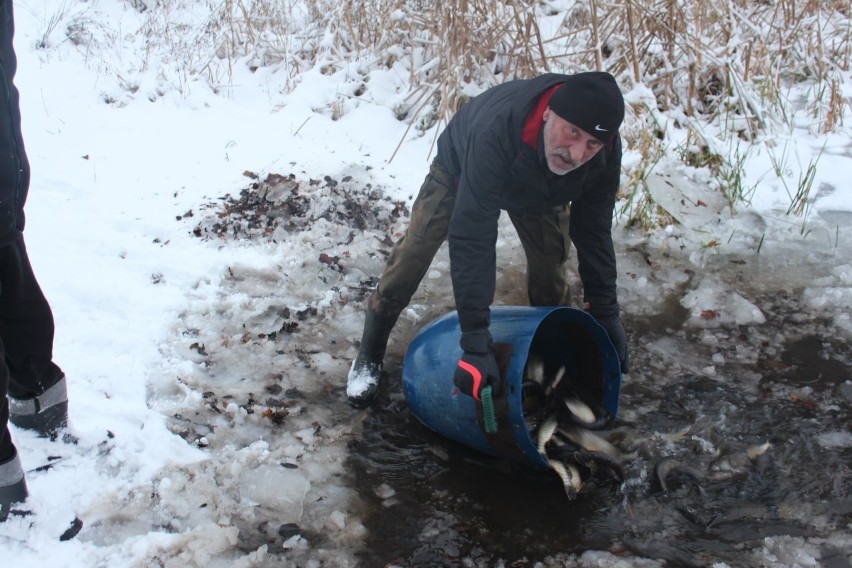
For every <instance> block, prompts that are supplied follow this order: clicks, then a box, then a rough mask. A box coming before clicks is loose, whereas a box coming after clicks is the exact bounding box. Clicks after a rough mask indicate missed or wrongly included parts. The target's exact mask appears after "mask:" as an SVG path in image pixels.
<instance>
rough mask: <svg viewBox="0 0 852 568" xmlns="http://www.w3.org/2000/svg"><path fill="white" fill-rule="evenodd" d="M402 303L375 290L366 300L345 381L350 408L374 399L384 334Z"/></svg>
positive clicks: (384, 348) (400, 310)
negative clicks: (361, 327)
mask: <svg viewBox="0 0 852 568" xmlns="http://www.w3.org/2000/svg"><path fill="white" fill-rule="evenodd" d="M404 307H405V304H404V303H401V302H395V301H393V300H388V299H387V298H383V297H382V296H380V295H379V293H378V292H373V295H372V296H370V298H369V299H368V300H367V313H366V314H365V316H364V333H363V334H362V336H361V347H360V348H359V349H358V356H357V357H356V358H355V361H353V363H352V367H351V368H350V369H349V376H348V377H347V381H346V397H347V398H348V399H349V404H350V405H352V406H353V407H354V408H366V407H368V406H370V404H372V403H373V401H374V400H375V399H376V395H377V394H378V392H379V386H380V382H381V378H382V363H383V360H384V358H385V351H386V350H387V346H388V338H389V337H390V333H391V331H392V330H393V326H394V325H395V324H396V320H397V319H399V314H400V313H401V312H402V310H403V308H404Z"/></svg>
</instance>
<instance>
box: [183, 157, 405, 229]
mask: <svg viewBox="0 0 852 568" xmlns="http://www.w3.org/2000/svg"><path fill="white" fill-rule="evenodd" d="M245 175H246V177H249V178H251V179H252V180H253V181H252V182H251V183H250V184H249V186H248V187H246V188H244V189H243V190H241V191H240V193H239V194H238V195H232V194H227V195H225V196H224V197H222V198H221V199H220V201H219V202H212V203H209V204H207V205H205V206H203V207H202V208H203V209H206V210H207V209H209V210H212V211H211V213H212V214H205V215H204V218H203V219H202V220H201V221H199V222H198V224H197V225H196V226H195V228H193V230H192V233H193V234H194V235H195V236H197V237H199V238H203V239H235V240H240V239H249V240H266V241H278V240H281V239H282V238H286V235H287V234H289V233H295V232H300V231H304V230H306V229H308V228H309V227H311V226H313V225H314V223H316V222H317V221H318V220H320V219H324V220H326V221H327V222H329V223H331V224H333V225H338V226H341V227H346V228H350V229H357V230H359V231H378V232H381V233H385V234H386V235H389V234H390V232H391V227H392V226H393V225H394V224H396V223H397V222H398V221H399V220H400V219H401V218H402V219H404V218H407V217H408V215H409V211H408V207H407V206H406V205H405V203H404V202H402V201H393V200H392V199H390V198H389V197H388V196H387V195H385V193H384V192H383V191H382V190H381V189H380V188H377V187H373V185H372V184H369V183H367V184H359V183H357V182H355V181H354V180H353V178H352V177H351V176H346V177H344V178H342V179H341V180H340V181H338V180H336V179H333V178H332V177H330V176H325V177H324V178H323V179H322V180H314V179H308V180H306V181H305V180H300V179H297V177H296V176H295V175H294V174H289V175H286V176H284V175H280V174H275V173H270V174H269V175H267V176H266V179H264V180H260V178H259V176H258V175H257V174H255V173H254V172H248V171H247V172H245ZM187 217H194V213H193V211H188V212H187V213H185V214H184V215H182V216H180V217H178V219H184V218H187Z"/></svg>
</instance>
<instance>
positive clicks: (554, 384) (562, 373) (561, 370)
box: [544, 365, 565, 397]
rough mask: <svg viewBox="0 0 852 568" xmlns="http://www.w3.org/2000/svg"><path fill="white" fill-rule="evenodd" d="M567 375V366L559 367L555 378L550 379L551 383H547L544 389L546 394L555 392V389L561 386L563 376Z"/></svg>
mask: <svg viewBox="0 0 852 568" xmlns="http://www.w3.org/2000/svg"><path fill="white" fill-rule="evenodd" d="M563 377H565V366H564V365H563V366H561V367H559V370H558V371H556V375H555V376H554V377H553V380H552V381H550V384H549V385H547V387H545V389H544V395H545V396H548V397H549V396H550V395H551V394H553V391H555V390H556V388H557V387H558V386H559V383H560V382H562V378H563Z"/></svg>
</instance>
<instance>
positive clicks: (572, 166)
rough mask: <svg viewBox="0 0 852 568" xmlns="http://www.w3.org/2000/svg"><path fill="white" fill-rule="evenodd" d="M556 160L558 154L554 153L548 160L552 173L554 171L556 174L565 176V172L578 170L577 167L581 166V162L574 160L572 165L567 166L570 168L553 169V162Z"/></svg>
mask: <svg viewBox="0 0 852 568" xmlns="http://www.w3.org/2000/svg"><path fill="white" fill-rule="evenodd" d="M555 161H556V155H553V157H552V158H550V157H549V158H548V160H547V168H548V169H549V170H550V171H551V173H553V174H554V175H557V176H564V175H565V174H568V173H571V172H573V171H574V170H576V169H577V168H579V167H580V164H578V163H577V162H573V161H572V162H571V164H572V165H571V166H566V167H567V168H568V169H565V168H559V170H558V171H557V170H554V169H553V165H552V164H551V163H552V162H555Z"/></svg>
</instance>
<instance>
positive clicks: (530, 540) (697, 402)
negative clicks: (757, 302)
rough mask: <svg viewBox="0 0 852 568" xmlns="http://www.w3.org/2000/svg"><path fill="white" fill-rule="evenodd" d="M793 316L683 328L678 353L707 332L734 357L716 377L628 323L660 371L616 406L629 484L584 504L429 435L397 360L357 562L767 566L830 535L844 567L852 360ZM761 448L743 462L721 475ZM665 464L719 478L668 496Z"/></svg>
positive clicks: (372, 423) (647, 360)
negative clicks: (778, 543)
mask: <svg viewBox="0 0 852 568" xmlns="http://www.w3.org/2000/svg"><path fill="white" fill-rule="evenodd" d="M776 301H777V300H776ZM797 313H798V310H796V309H789V310H782V309H779V310H776V311H775V312H774V313H769V316H768V318H767V319H768V321H767V323H765V324H762V325H760V326H751V327H749V326H738V327H736V328H734V329H719V330H711V331H709V332H708V331H707V330H680V331H679V332H678V333H680V335H681V336H680V340H681V342H682V344H686V345H695V346H696V350H697V351H699V350H700V344H701V343H702V341H704V342H706V338H707V334H708V333H710V334H712V335H713V336H714V340H713V341H714V343H713V347H712V349H710V350H709V351H708V353H709V352H711V351H713V352H721V353H726V354H728V355H729V356H730V357H729V361H728V362H727V363H726V364H724V365H722V366H721V367H720V369H719V370H718V371H717V372H715V373H711V374H709V375H708V374H705V373H701V372H699V371H695V370H692V369H686V368H684V366H682V365H679V364H678V363H679V361H678V359H679V358H680V357H681V356H682V355H683V354H682V353H678V352H669V353H667V352H664V351H663V352H660V351H659V350H657V351H654V350H651V349H646V348H645V346H647V345H651V344H653V343H654V342H655V341H656V340H660V339H665V338H667V337H668V336H670V335H671V334H672V331H671V328H670V327H668V326H662V325H659V324H660V323H661V322H662V321H663V319H665V316H659V317H657V319H655V320H654V321H650V320H648V321H628V322H627V325H628V327H629V328H630V330H631V331H632V332H634V333H636V332H637V331H640V330H641V333H640V334H638V337H637V335H634V336H633V337H636V341H634V349H633V355H632V358H633V366H634V369H650V370H653V371H646V374H643V373H642V372H641V371H640V372H635V373H634V374H631V375H629V376H628V378H627V379H626V380H625V383H624V385H623V389H622V397H621V407H622V409H628V410H630V412H626V413H625V412H622V415H623V416H624V415H625V414H626V415H627V418H620V419H619V421H617V422H616V424H615V425H614V427H613V430H612V432H609V437H610V440H611V441H613V443H615V444H616V445H618V447H619V448H620V449H621V450H622V451H624V452H625V453H627V455H628V456H629V457H628V459H627V460H626V462H625V467H626V470H627V472H628V475H627V480H626V482H625V483H624V484H623V485H620V484H618V483H617V482H615V481H613V480H610V479H600V478H597V479H596V484H595V486H594V487H592V488H591V489H590V490H589V491H587V492H585V493H582V494H581V495H580V496H579V498H578V499H577V500H575V501H569V500H568V499H567V498H566V496H565V493H564V491H563V487H562V484H561V483H560V481H559V480H558V478H557V477H556V475H555V474H553V472H550V471H540V470H536V469H533V468H531V467H529V466H526V465H513V464H511V463H509V462H507V461H505V460H501V459H497V458H491V457H489V456H485V455H482V454H480V453H478V452H476V451H473V450H470V449H468V448H466V447H463V446H461V445H458V444H456V443H454V442H452V441H449V440H447V439H446V438H444V437H442V436H440V435H438V434H436V433H434V432H432V431H430V430H428V429H427V428H425V427H424V426H422V425H421V424H420V423H419V422H418V421H417V419H416V418H415V417H414V416H413V415H412V414H411V412H410V411H409V409H408V407H407V405H406V403H405V401H404V399H403V395H402V390H401V385H400V376H401V361H400V360H399V357H396V358H389V360H387V361H386V363H387V364H388V374H389V377H388V378H389V381H388V384H387V385H386V388H385V391H384V392H383V393H382V396H381V398H380V400H379V402H378V403H377V404H376V406H375V407H374V408H373V409H371V410H370V411H368V417H367V419H366V421H365V424H364V433H363V436H362V438H361V439H359V440H358V441H357V442H355V443H353V445H352V447H351V453H350V457H349V460H348V466H349V469H350V471H351V472H352V473H353V478H354V480H355V483H356V485H357V488H358V490H359V492H360V494H361V496H362V498H363V499H364V501H365V502H366V503H367V506H368V509H369V510H368V511H365V512H363V514H362V518H363V521H364V524H365V525H366V527H367V529H368V531H369V535H368V537H367V540H366V543H365V549H364V550H363V551H362V552H361V554H360V556H359V557H360V559H361V562H362V565H363V566H385V565H388V564H392V565H399V566H493V565H495V564H496V563H498V562H502V563H503V565H505V566H532V565H533V564H534V563H535V562H536V561H546V560H548V559H553V558H554V557H559V555H560V554H576V555H579V554H581V553H582V552H584V551H587V550H599V551H610V552H612V553H613V554H616V555H619V556H620V557H621V558H622V559H623V560H624V561H625V562H626V563H627V565H630V564H631V563H635V562H636V561H638V559H639V558H652V559H656V560H658V561H665V562H667V563H668V565H675V566H712V565H713V564H714V563H716V562H725V563H727V564H729V565H730V566H748V565H757V564H758V563H760V562H763V563H768V564H766V565H769V564H771V562H770V561H769V560H767V558H765V557H764V556H761V555H765V554H766V553H764V552H761V550H762V547H763V546H764V539H766V538H767V537H777V536H788V537H800V538H813V537H816V538H815V539H814V540H816V541H820V542H822V540H821V539H826V540H827V541H828V542H827V543H826V544H824V545H822V549H821V552H820V554H821V559H822V562H823V564H824V565H826V566H832V565H841V563H842V562H844V561H845V562H848V557H847V556H846V554H848V553H844V552H843V551H841V550H838V549H837V548H836V547H834V546H833V545H832V544H830V537H831V536H832V535H836V534H840V533H843V534H847V535H848V528H847V527H848V526H849V523H852V493H850V487H852V473H851V472H850V464H852V444H849V443H848V439H847V438H844V435H845V436H848V433H849V432H850V431H852V404H851V403H850V400H849V398H847V397H846V396H845V395H844V394H843V392H845V391H844V390H843V389H844V388H847V387H848V384H849V381H850V380H852V377H850V362H851V361H852V348H850V346H849V344H848V342H845V341H843V340H842V339H838V338H834V337H832V336H831V335H830V334H828V333H827V331H826V330H827V329H828V328H826V327H825V326H823V325H822V324H820V323H819V322H810V323H809V324H808V325H807V326H803V325H801V323H802V322H801V315H800V314H799V315H797ZM661 318H662V319H661ZM681 319H682V316H681V314H675V315H674V317H673V318H672V319H669V320H667V321H669V322H680V320H681ZM674 325H675V326H677V325H678V323H675V324H674ZM744 346H748V350H746V352H745V355H742V356H741V357H740V359H737V358H736V357H735V356H734V355H736V354H737V353H742V352H743V347H744ZM767 353H768V354H767ZM665 369H671V370H672V371H671V372H665V371H664V370H665ZM660 370H663V372H661V371H660ZM766 442H768V443H769V444H770V446H769V449H768V450H766V451H765V453H763V454H762V455H758V456H756V457H755V458H754V459H747V460H746V463H745V465H741V466H740V467H736V468H732V469H731V471H729V472H727V473H724V474H723V473H719V471H718V470H716V469H713V468H718V467H719V463H727V462H719V461H717V460H720V459H723V460H727V459H731V460H733V458H734V457H736V456H738V455H742V454H743V452H745V451H746V450H747V449H749V448H754V447H757V446H760V445H761V444H764V443H766ZM663 457H670V458H674V459H677V460H680V461H681V462H683V463H687V464H689V465H691V466H693V467H694V468H696V469H698V470H700V471H703V472H707V475H708V476H707V478H705V479H694V478H691V477H689V476H673V477H672V478H671V479H670V482H669V490H668V492H664V491H662V489H661V488H660V485H659V483H658V482H657V481H656V479H655V475H654V465H655V464H656V463H657V462H658V461H659V460H660V459H662V458H663ZM711 473H713V475H710V474H711ZM383 486H386V487H390V488H391V491H385V492H384V493H382V492H381V491H378V490H377V488H380V487H383ZM379 495H382V496H381V497H379Z"/></svg>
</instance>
